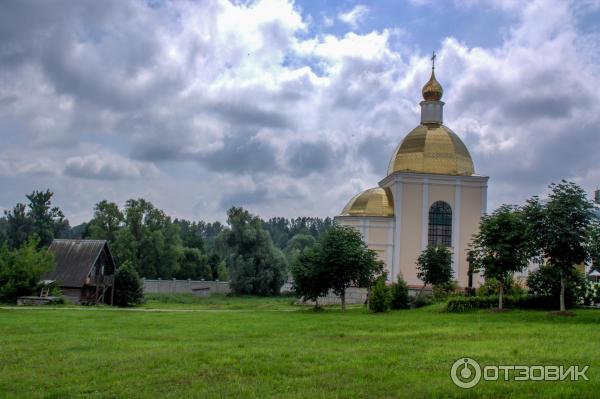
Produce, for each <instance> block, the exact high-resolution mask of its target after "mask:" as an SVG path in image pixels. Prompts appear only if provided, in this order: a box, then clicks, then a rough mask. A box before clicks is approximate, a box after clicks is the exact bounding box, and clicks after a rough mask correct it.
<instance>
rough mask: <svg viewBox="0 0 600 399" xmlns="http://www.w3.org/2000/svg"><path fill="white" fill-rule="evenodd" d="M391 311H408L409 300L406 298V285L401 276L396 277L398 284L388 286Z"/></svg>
mask: <svg viewBox="0 0 600 399" xmlns="http://www.w3.org/2000/svg"><path fill="white" fill-rule="evenodd" d="M390 294H391V302H390V307H391V308H392V309H408V308H409V307H410V298H409V297H408V285H406V281H404V279H403V278H402V276H398V282H396V283H393V284H392V285H390Z"/></svg>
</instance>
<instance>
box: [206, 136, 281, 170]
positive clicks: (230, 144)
mask: <svg viewBox="0 0 600 399" xmlns="http://www.w3.org/2000/svg"><path fill="white" fill-rule="evenodd" d="M276 151H277V150H276V148H275V147H273V145H272V144H271V143H269V142H267V141H263V140H261V139H259V138H256V137H252V136H242V135H240V136H233V137H228V138H226V139H225V141H224V143H223V148H221V149H220V150H217V151H214V152H211V153H208V154H206V155H198V156H196V157H195V159H196V160H197V161H198V162H200V163H201V164H202V165H204V166H205V167H206V168H207V169H209V170H212V171H217V172H230V173H240V174H246V173H256V172H264V173H267V172H268V173H276V172H277V171H278V170H279V169H280V168H279V166H278V164H277V157H276Z"/></svg>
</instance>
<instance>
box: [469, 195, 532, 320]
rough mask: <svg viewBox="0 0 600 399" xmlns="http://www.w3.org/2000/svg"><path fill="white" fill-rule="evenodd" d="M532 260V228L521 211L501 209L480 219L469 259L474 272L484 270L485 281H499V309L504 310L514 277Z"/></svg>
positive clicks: (503, 206) (507, 208)
mask: <svg viewBox="0 0 600 399" xmlns="http://www.w3.org/2000/svg"><path fill="white" fill-rule="evenodd" d="M532 256H533V245H532V240H531V239H530V235H529V225H528V223H527V220H526V219H525V216H524V214H523V212H522V211H521V210H520V209H518V208H517V207H515V206H511V205H502V206H500V207H499V208H498V209H496V210H495V211H494V212H493V213H492V214H491V215H485V216H483V217H482V218H481V222H480V223H479V232H478V233H477V234H475V235H474V237H473V242H472V243H471V248H470V251H469V258H470V259H471V262H472V266H473V267H474V270H476V271H478V270H482V271H483V273H484V276H485V278H486V279H488V278H494V279H496V280H498V282H499V284H498V309H502V308H503V303H502V302H503V294H504V292H505V291H506V290H507V289H508V288H509V287H510V279H511V277H512V275H513V273H515V272H519V271H522V270H523V269H524V268H526V267H527V264H528V263H529V260H530V259H531V257H532Z"/></svg>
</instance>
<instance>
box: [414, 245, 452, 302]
mask: <svg viewBox="0 0 600 399" xmlns="http://www.w3.org/2000/svg"><path fill="white" fill-rule="evenodd" d="M453 273H454V272H453V271H452V252H451V251H450V249H448V248H447V247H445V246H442V245H439V246H432V245H430V246H428V247H427V248H425V249H424V250H423V252H421V254H420V255H419V257H418V258H417V277H418V278H419V279H420V280H421V281H422V282H423V287H422V288H421V290H420V291H419V296H421V294H422V293H423V290H424V289H425V286H427V284H431V285H443V284H448V283H449V282H450V281H451V280H452V275H453Z"/></svg>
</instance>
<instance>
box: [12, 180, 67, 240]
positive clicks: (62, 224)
mask: <svg viewBox="0 0 600 399" xmlns="http://www.w3.org/2000/svg"><path fill="white" fill-rule="evenodd" d="M53 195H54V194H53V193H52V192H51V191H50V190H46V191H33V192H32V193H31V194H29V195H26V197H27V199H28V200H29V203H28V204H27V205H25V204H22V203H18V204H17V205H15V207H14V208H13V209H12V210H11V211H5V216H6V223H7V228H6V230H7V236H8V242H9V245H10V246H11V247H12V248H18V247H20V246H21V245H23V244H24V243H25V242H26V241H27V240H28V239H29V238H30V237H31V236H33V235H36V236H37V237H38V239H39V240H38V241H37V242H38V245H39V246H40V248H41V247H47V246H48V245H50V243H51V242H52V240H53V239H54V238H55V237H59V236H60V235H61V234H63V233H64V232H66V231H67V230H68V229H69V221H68V220H66V219H65V217H64V215H63V213H62V211H61V210H60V209H59V208H58V207H53V206H52V196H53Z"/></svg>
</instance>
